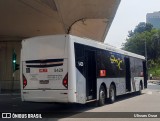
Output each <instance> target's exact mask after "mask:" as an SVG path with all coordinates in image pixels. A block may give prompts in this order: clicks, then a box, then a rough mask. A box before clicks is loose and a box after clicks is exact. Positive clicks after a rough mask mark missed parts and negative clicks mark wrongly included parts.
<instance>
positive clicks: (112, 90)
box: [109, 84, 116, 103]
mask: <svg viewBox="0 0 160 121" xmlns="http://www.w3.org/2000/svg"><path fill="white" fill-rule="evenodd" d="M115 98H116V90H115V86H114V85H113V84H111V86H110V88H109V103H114V101H115Z"/></svg>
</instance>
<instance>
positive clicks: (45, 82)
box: [39, 80, 49, 84]
mask: <svg viewBox="0 0 160 121" xmlns="http://www.w3.org/2000/svg"><path fill="white" fill-rule="evenodd" d="M39 83H40V84H48V83H49V80H40V81H39Z"/></svg>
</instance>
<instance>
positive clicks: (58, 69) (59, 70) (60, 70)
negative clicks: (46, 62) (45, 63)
mask: <svg viewBox="0 0 160 121" xmlns="http://www.w3.org/2000/svg"><path fill="white" fill-rule="evenodd" d="M54 72H63V68H55V69H54Z"/></svg>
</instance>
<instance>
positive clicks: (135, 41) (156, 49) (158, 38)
mask: <svg viewBox="0 0 160 121" xmlns="http://www.w3.org/2000/svg"><path fill="white" fill-rule="evenodd" d="M152 27H153V26H152V25H151V24H148V23H144V22H141V23H139V24H138V25H137V26H136V27H135V29H134V31H132V30H131V31H129V35H128V37H129V38H127V39H126V42H125V43H124V44H123V48H122V49H124V50H127V51H130V52H133V53H137V54H140V55H143V56H145V41H146V46H147V57H148V59H149V60H157V59H158V58H160V30H157V29H153V28H152Z"/></svg>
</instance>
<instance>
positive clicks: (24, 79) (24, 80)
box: [23, 75, 27, 88]
mask: <svg viewBox="0 0 160 121" xmlns="http://www.w3.org/2000/svg"><path fill="white" fill-rule="evenodd" d="M26 85H27V79H26V77H25V76H24V75H23V88H25V86H26Z"/></svg>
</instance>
